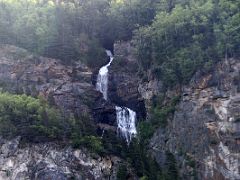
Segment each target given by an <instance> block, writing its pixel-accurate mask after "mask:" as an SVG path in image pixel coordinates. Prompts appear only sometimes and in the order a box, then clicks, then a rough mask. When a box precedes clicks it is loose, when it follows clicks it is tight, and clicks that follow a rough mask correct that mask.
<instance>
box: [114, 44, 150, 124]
mask: <svg viewBox="0 0 240 180" xmlns="http://www.w3.org/2000/svg"><path fill="white" fill-rule="evenodd" d="M133 51H134V49H133V48H132V45H131V43H130V42H119V43H115V44H114V61H113V63H112V66H111V68H110V69H109V70H110V72H109V74H110V77H109V99H110V100H111V101H112V102H113V103H115V104H118V105H120V106H125V107H128V108H130V109H132V110H134V111H135V112H137V119H139V120H140V119H141V120H143V119H145V117H146V110H145V104H144V99H143V98H142V97H141V94H140V93H139V91H138V84H140V79H139V78H138V76H137V67H138V66H137V60H136V58H134V56H133Z"/></svg>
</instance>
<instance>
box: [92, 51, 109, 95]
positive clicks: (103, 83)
mask: <svg viewBox="0 0 240 180" xmlns="http://www.w3.org/2000/svg"><path fill="white" fill-rule="evenodd" d="M106 53H107V55H108V57H109V58H110V61H109V63H108V64H107V65H105V66H103V67H102V68H101V69H100V70H99V73H98V77H97V85H96V89H97V90H98V91H100V92H101V93H102V94H103V98H104V99H105V100H107V91H108V67H109V66H110V65H111V63H112V61H113V55H112V53H111V51H109V50H106Z"/></svg>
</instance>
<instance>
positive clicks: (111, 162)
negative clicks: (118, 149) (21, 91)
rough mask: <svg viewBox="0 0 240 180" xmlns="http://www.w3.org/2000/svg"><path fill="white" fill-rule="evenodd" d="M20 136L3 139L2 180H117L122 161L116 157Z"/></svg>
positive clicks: (0, 172) (1, 156) (1, 157)
mask: <svg viewBox="0 0 240 180" xmlns="http://www.w3.org/2000/svg"><path fill="white" fill-rule="evenodd" d="M19 140H20V138H16V139H13V140H11V141H7V140H4V139H2V138H0V146H1V147H0V152H1V154H0V179H4V180H26V179H37V180H46V179H56V180H67V179H78V180H82V179H99V180H102V179H116V171H117V165H118V164H119V163H120V162H121V160H120V159H119V158H117V157H114V156H108V157H104V158H102V157H100V156H95V157H94V158H93V157H92V155H90V154H89V153H88V152H87V151H86V150H80V149H72V148H71V147H66V148H63V147H61V146H59V145H57V144H55V143H44V144H28V145H26V146H25V147H21V144H20V143H19Z"/></svg>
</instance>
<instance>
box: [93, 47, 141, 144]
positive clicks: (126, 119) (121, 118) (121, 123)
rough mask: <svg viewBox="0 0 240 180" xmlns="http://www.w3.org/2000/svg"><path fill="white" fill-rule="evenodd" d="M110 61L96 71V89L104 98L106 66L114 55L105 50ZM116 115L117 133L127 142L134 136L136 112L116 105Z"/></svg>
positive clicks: (106, 82) (106, 96) (106, 94)
mask: <svg viewBox="0 0 240 180" xmlns="http://www.w3.org/2000/svg"><path fill="white" fill-rule="evenodd" d="M106 53H107V55H108V57H109V58H110V61H109V63H108V64H107V65H105V66H103V67H102V68H101V69H100V70H99V73H98V77H97V84H96V89H97V90H98V91H100V92H101V93H102V94H103V98H104V99H105V100H107V99H108V67H109V66H110V65H111V63H112V61H113V59H114V57H113V54H112V53H111V51H109V50H106ZM115 109H116V117H117V125H118V133H119V134H120V136H121V137H123V138H125V140H126V141H127V143H128V144H129V143H130V142H131V140H132V137H134V136H136V134H137V129H136V119H137V118H136V112H134V111H133V110H131V109H129V108H127V107H119V106H116V107H115Z"/></svg>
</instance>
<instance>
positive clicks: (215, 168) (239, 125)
mask: <svg viewBox="0 0 240 180" xmlns="http://www.w3.org/2000/svg"><path fill="white" fill-rule="evenodd" d="M239 77H240V61H239V60H237V59H228V60H224V61H221V62H220V63H218V64H217V66H216V67H215V68H214V70H213V71H212V72H211V73H208V74H205V75H201V74H200V73H197V74H196V75H195V76H194V77H193V79H192V81H191V82H190V84H189V85H188V86H184V87H183V88H182V96H181V97H182V98H181V102H180V104H179V105H178V107H177V110H176V111H175V114H174V117H173V119H172V120H170V121H169V125H168V127H167V129H166V130H162V129H159V130H158V131H157V132H156V133H155V135H154V137H153V138H152V140H151V144H150V146H151V149H152V152H153V154H154V155H155V157H157V160H158V162H159V163H160V164H162V161H164V153H165V151H167V150H169V151H170V152H172V153H173V154H174V155H175V157H176V158H177V160H178V162H179V165H180V167H181V168H180V173H181V174H182V176H183V177H184V178H185V179H193V178H194V177H198V178H199V179H218V180H219V179H240V153H239V152H240V151H239V150H240V141H239V140H240V139H239V138H240V122H239V117H240V114H239V112H240V101H239V100H240V91H239V90H240V89H239V87H240V79H239Z"/></svg>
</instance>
